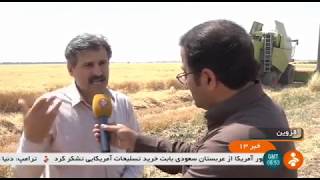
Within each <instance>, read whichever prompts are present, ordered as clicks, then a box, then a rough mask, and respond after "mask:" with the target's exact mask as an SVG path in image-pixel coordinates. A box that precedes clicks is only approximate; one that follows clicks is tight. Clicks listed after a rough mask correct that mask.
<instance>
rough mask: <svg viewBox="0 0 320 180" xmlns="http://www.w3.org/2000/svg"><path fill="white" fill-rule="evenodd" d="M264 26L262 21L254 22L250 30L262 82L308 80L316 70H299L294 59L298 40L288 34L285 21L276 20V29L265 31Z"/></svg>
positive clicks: (289, 82) (277, 83) (280, 82)
mask: <svg viewBox="0 0 320 180" xmlns="http://www.w3.org/2000/svg"><path fill="white" fill-rule="evenodd" d="M262 27H263V24H262V23H259V22H254V23H253V24H252V27H251V30H250V35H251V38H252V42H253V45H254V56H255V59H256V60H257V61H258V62H259V64H260V70H259V78H260V80H261V82H262V83H263V84H264V85H266V86H271V87H275V86H277V85H279V84H280V85H288V84H291V83H293V82H307V81H308V79H309V78H310V76H311V75H312V74H313V72H314V71H297V70H296V69H297V68H296V64H295V62H294V61H293V59H292V56H293V53H294V49H295V46H296V45H298V40H292V39H291V38H290V37H289V36H287V33H286V30H285V28H284V25H283V23H281V22H279V21H275V27H276V29H275V31H268V32H264V31H262ZM292 43H295V45H294V46H292Z"/></svg>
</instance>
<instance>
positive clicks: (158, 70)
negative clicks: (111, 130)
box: [0, 64, 320, 177]
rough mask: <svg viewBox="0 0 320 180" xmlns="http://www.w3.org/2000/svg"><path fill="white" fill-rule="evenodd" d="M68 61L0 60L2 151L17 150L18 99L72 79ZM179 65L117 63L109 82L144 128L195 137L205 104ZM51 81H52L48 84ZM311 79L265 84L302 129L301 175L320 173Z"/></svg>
mask: <svg viewBox="0 0 320 180" xmlns="http://www.w3.org/2000/svg"><path fill="white" fill-rule="evenodd" d="M64 66H65V65H47V66H43V65H32V66H31V65H30V66H29V65H27V66H25V65H24V66H21V67H19V66H16V65H15V66H10V68H11V69H10V68H8V67H6V68H7V69H6V68H4V66H0V83H2V84H5V87H6V88H4V86H3V87H1V88H0V108H1V111H0V134H1V140H0V152H15V151H16V148H17V143H18V139H19V137H20V134H21V130H22V126H23V122H22V115H21V114H20V113H17V112H18V110H19V109H18V107H17V104H16V102H17V99H18V98H19V97H23V98H25V99H27V101H28V102H30V103H32V102H33V101H34V99H35V98H36V97H38V96H39V95H41V94H42V93H43V92H46V91H48V90H52V89H55V88H59V87H61V86H62V85H65V84H68V83H69V82H70V79H68V78H69V75H68V74H66V70H65V69H64ZM179 66H180V64H174V65H173V64H164V65H159V64H151V65H144V64H114V65H111V66H110V70H111V72H110V74H111V75H112V76H111V77H110V86H111V87H112V86H113V87H114V89H116V90H121V91H124V92H127V94H128V96H129V97H130V99H131V100H132V103H133V105H134V108H135V110H136V114H137V116H138V119H139V123H140V125H141V128H142V130H143V131H144V133H146V134H149V135H155V136H160V137H164V138H169V139H171V140H181V141H186V142H190V143H192V142H194V141H196V139H198V138H199V137H201V134H203V133H204V132H205V131H206V127H205V121H204V119H203V110H200V109H198V108H196V107H195V106H194V105H193V103H192V97H191V94H190V92H189V91H188V90H181V89H183V88H182V87H181V86H180V84H178V82H177V81H176V80H175V79H174V77H175V74H176V73H178V72H180V70H179ZM304 66H310V65H309V64H306V65H304ZM13 67H17V68H13ZM26 67H27V68H26ZM304 68H305V67H304ZM5 69H6V70H5ZM2 70H3V71H2ZM43 71H45V72H44V73H43V74H41V72H43ZM63 73H65V74H63ZM50 74H53V75H50ZM150 74H151V75H150ZM146 75H148V76H146ZM39 77H40V78H39ZM20 78H21V79H20ZM59 78H60V79H59ZM12 79H14V81H12ZM54 79H56V80H54ZM57 79H59V80H57ZM26 82H29V84H28V83H26ZM48 82H49V83H50V84H45V83H48ZM310 84H311V80H310V82H309V85H308V86H305V85H303V84H293V85H289V86H287V87H282V88H278V89H269V88H265V90H266V92H267V94H269V95H270V96H271V97H272V99H273V100H275V101H276V102H277V103H279V104H280V105H281V106H282V107H283V108H284V110H285V112H286V115H287V117H288V120H289V123H290V126H291V127H301V128H303V129H304V132H305V139H304V141H302V142H297V143H296V145H297V149H298V150H299V151H301V152H302V154H303V155H304V157H305V162H304V164H303V166H302V168H301V170H300V171H299V177H319V176H320V173H319V171H318V164H319V163H320V162H319V161H320V160H319V155H320V145H319V142H320V136H319V131H320V110H319V107H320V101H319V99H320V92H319V91H314V90H313V89H312V88H310V86H311V85H310ZM313 86H314V85H313ZM27 87H28V88H27ZM8 112H12V113H8ZM0 176H1V177H12V171H11V168H10V167H8V166H0ZM180 176H181V174H178V175H169V174H166V173H164V172H161V171H160V170H158V169H156V168H155V167H153V166H146V167H145V173H144V177H180Z"/></svg>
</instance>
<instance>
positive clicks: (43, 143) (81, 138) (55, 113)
mask: <svg viewBox="0 0 320 180" xmlns="http://www.w3.org/2000/svg"><path fill="white" fill-rule="evenodd" d="M111 55H112V51H111V48H110V46H109V44H108V43H107V41H106V40H105V38H104V37H103V36H98V35H92V34H82V35H79V36H77V37H75V38H74V39H72V40H71V41H70V43H69V44H68V46H67V48H66V51H65V56H66V59H67V67H68V71H69V73H70V75H71V76H73V77H74V82H73V83H72V84H71V85H70V86H68V87H65V88H62V89H58V90H55V91H53V92H49V93H47V94H45V95H43V96H41V97H40V98H38V99H37V100H36V102H35V103H34V105H33V106H32V107H31V108H30V110H29V111H28V112H27V113H26V115H25V118H24V132H23V134H22V136H21V139H20V144H19V147H18V151H17V152H18V153H21V152H55V153H57V152H62V153H66V152H92V153H97V152H100V145H99V144H98V143H97V142H96V141H95V137H94V136H93V134H92V128H93V127H94V124H95V123H97V120H96V119H95V118H94V116H93V112H92V108H91V104H92V100H93V96H94V95H95V94H100V93H104V94H106V95H108V96H109V97H111V99H112V107H113V110H112V115H111V117H110V118H109V122H110V123H123V124H126V125H127V126H129V127H131V128H133V129H135V130H136V131H139V126H138V122H137V120H136V117H135V114H134V112H133V108H132V105H131V103H130V102H129V100H128V98H127V97H126V96H125V95H123V94H121V93H119V92H115V91H112V90H111V89H108V88H106V86H107V85H108V79H109V60H110V58H111ZM126 151H129V150H120V149H117V148H115V147H113V146H111V152H126ZM43 173H44V167H43V166H21V165H19V166H16V167H15V168H14V176H15V177H41V176H43ZM49 174H50V177H110V178H111V177H142V175H143V166H53V165H51V166H50V168H49Z"/></svg>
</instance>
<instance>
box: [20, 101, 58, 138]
mask: <svg viewBox="0 0 320 180" xmlns="http://www.w3.org/2000/svg"><path fill="white" fill-rule="evenodd" d="M55 100H58V99H57V97H50V98H41V99H39V100H38V101H36V102H35V103H34V104H33V106H32V107H31V108H30V109H29V108H28V106H27V104H26V102H25V101H24V100H23V99H19V101H18V104H19V105H20V106H21V109H22V112H23V114H24V121H23V123H24V133H25V136H26V138H27V139H28V140H29V141H32V142H34V143H40V142H42V141H43V140H44V139H45V138H46V137H47V136H48V134H49V131H50V128H51V126H52V124H53V121H54V120H55V119H56V116H57V114H58V112H59V108H60V106H61V103H62V102H61V101H58V102H57V103H54V101H55Z"/></svg>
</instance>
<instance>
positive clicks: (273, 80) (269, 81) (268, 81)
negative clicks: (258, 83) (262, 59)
mask: <svg viewBox="0 0 320 180" xmlns="http://www.w3.org/2000/svg"><path fill="white" fill-rule="evenodd" d="M261 80H262V83H263V84H264V85H266V86H271V87H275V86H276V85H277V84H278V81H279V73H278V72H276V71H271V72H268V73H265V74H264V75H263V77H262V79H261Z"/></svg>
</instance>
